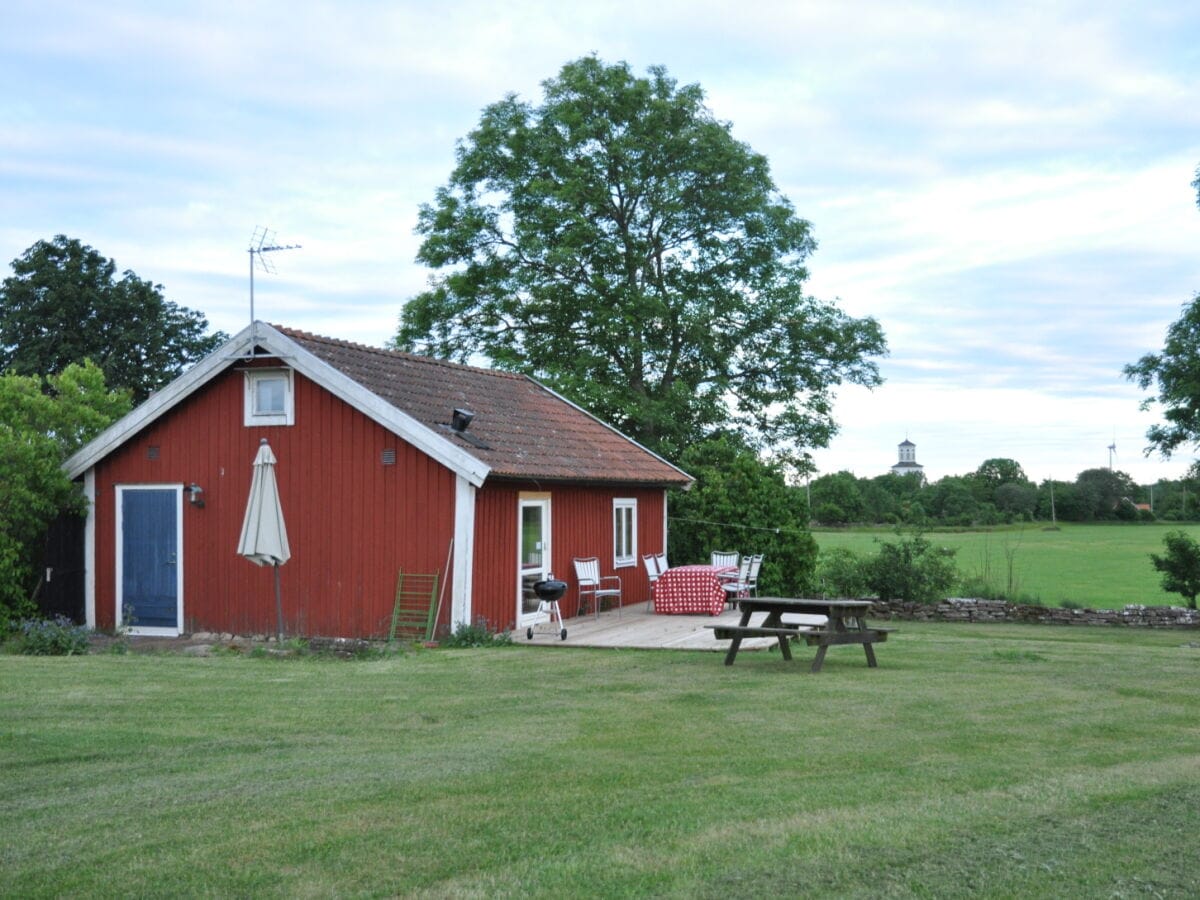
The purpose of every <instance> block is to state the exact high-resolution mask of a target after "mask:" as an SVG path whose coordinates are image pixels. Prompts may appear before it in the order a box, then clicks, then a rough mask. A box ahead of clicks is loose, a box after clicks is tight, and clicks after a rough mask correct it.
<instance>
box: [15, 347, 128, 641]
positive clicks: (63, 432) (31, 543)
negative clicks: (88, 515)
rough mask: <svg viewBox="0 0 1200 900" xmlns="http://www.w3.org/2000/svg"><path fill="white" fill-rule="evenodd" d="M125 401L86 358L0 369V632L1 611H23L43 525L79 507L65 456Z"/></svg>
mask: <svg viewBox="0 0 1200 900" xmlns="http://www.w3.org/2000/svg"><path fill="white" fill-rule="evenodd" d="M129 408H130V401H129V393H128V392H127V391H110V390H108V389H107V388H106V387H105V384H104V374H103V373H102V372H101V371H100V369H99V368H98V367H97V366H95V365H93V364H91V363H85V364H83V365H77V364H74V363H73V364H71V365H68V366H67V367H66V368H65V369H63V371H62V372H61V373H60V374H58V375H52V376H51V377H50V378H48V379H45V380H43V379H41V378H37V377H33V376H22V375H14V374H11V373H9V374H7V375H3V376H0V635H2V634H3V632H4V627H5V620H6V619H7V617H8V616H7V615H6V613H14V612H25V611H27V610H26V609H25V607H26V606H27V605H28V601H29V597H30V595H31V593H32V592H33V587H34V582H35V580H36V573H35V572H34V568H33V567H34V562H35V560H36V559H37V558H38V556H39V553H40V550H41V545H42V539H43V537H44V535H45V532H46V528H47V526H48V525H49V523H50V522H51V520H53V519H54V518H55V517H56V516H57V515H58V514H59V513H61V512H75V513H81V512H82V511H83V506H82V503H83V498H82V496H81V495H80V494H79V491H78V490H76V489H75V487H74V485H72V484H71V482H70V481H69V480H68V479H67V477H66V475H65V474H64V473H63V471H62V468H61V465H62V462H63V460H64V459H66V457H67V456H69V455H70V454H71V453H73V452H74V451H75V450H77V449H79V447H80V446H82V445H83V444H84V443H85V442H86V441H88V440H90V439H91V438H92V437H94V436H95V435H97V434H98V433H99V432H100V431H101V430H103V429H104V428H105V427H106V426H107V425H109V424H110V423H111V422H113V421H114V420H115V419H117V418H119V417H120V416H121V415H123V414H124V413H126V412H128V410H129Z"/></svg>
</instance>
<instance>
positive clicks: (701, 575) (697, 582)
mask: <svg viewBox="0 0 1200 900" xmlns="http://www.w3.org/2000/svg"><path fill="white" fill-rule="evenodd" d="M731 572H732V573H734V574H736V573H737V567H736V566H676V567H675V568H673V569H667V571H665V572H663V573H662V574H661V575H659V576H658V581H657V582H655V584H654V611H655V612H656V613H659V614H660V615H696V614H697V613H707V614H708V615H710V616H719V615H720V614H721V613H722V612H724V610H725V603H726V594H725V589H724V588H723V587H721V576H722V575H727V574H729V573H731Z"/></svg>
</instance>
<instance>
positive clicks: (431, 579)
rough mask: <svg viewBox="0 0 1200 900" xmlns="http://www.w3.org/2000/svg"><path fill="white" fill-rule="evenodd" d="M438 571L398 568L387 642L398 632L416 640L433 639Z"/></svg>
mask: <svg viewBox="0 0 1200 900" xmlns="http://www.w3.org/2000/svg"><path fill="white" fill-rule="evenodd" d="M440 574H441V573H440V571H439V572H434V573H433V574H432V575H419V574H416V573H414V572H405V571H404V570H403V569H401V570H400V573H399V575H397V577H396V603H395V606H393V607H392V627H391V629H390V630H389V631H388V642H389V643H391V642H392V641H394V640H395V639H396V634H397V632H399V633H401V634H403V635H405V636H407V637H411V638H416V639H419V640H425V641H431V640H433V630H434V628H436V627H437V621H436V616H437V600H438V580H439V576H440Z"/></svg>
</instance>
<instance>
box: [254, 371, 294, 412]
mask: <svg viewBox="0 0 1200 900" xmlns="http://www.w3.org/2000/svg"><path fill="white" fill-rule="evenodd" d="M244 409H245V424H246V425H247V426H253V425H291V424H292V422H293V420H294V418H295V405H294V403H293V399H292V370H291V369H253V370H251V371H248V372H246V399H245V406H244Z"/></svg>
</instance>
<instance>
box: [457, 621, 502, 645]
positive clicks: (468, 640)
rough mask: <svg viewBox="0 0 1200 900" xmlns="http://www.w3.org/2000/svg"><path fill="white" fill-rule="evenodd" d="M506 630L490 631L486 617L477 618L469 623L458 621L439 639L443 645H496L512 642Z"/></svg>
mask: <svg viewBox="0 0 1200 900" xmlns="http://www.w3.org/2000/svg"><path fill="white" fill-rule="evenodd" d="M512 642H513V641H512V635H511V634H509V633H508V632H507V631H492V629H491V628H490V627H489V626H488V621H487V619H484V618H479V619H476V620H475V622H474V623H473V624H471V625H468V624H467V623H466V622H459V623H458V625H457V626H456V627H455V629H454V631H452V632H450V634H448V635H446V636H445V637H443V638H442V639H441V645H442V646H443V647H496V646H508V645H510V644H512Z"/></svg>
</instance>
